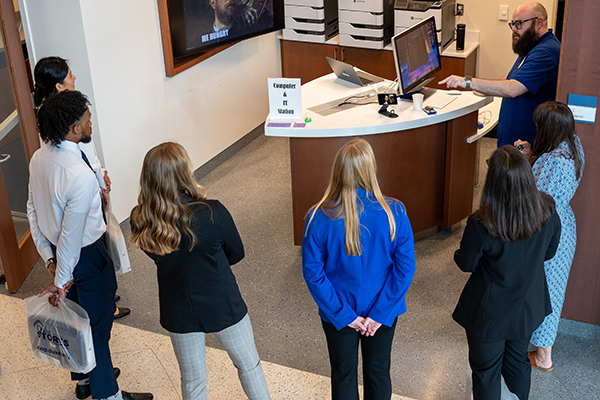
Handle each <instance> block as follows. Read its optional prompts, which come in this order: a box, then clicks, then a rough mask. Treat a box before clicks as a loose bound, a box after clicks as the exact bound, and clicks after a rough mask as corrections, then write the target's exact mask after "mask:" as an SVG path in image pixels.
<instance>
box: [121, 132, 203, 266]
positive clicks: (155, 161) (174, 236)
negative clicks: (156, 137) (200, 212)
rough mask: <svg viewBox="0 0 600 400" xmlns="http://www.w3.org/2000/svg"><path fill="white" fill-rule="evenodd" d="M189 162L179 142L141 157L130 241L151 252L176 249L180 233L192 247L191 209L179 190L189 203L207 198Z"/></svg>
mask: <svg viewBox="0 0 600 400" xmlns="http://www.w3.org/2000/svg"><path fill="white" fill-rule="evenodd" d="M192 169H193V167H192V162H191V161H190V157H189V156H188V153H187V151H185V149H184V148H183V146H181V145H180V144H178V143H173V142H166V143H162V144H159V145H158V146H156V147H153V148H152V149H150V151H148V153H147V154H146V157H144V163H143V165H142V174H141V176H140V194H139V196H138V205H137V206H135V207H134V208H133V210H132V211H131V218H130V224H131V239H130V241H131V242H132V243H133V244H135V245H136V246H138V247H139V248H141V249H142V250H145V251H148V252H150V253H154V254H159V255H164V254H169V253H171V252H173V251H176V250H178V249H179V244H180V242H181V237H182V234H184V235H187V236H188V237H189V238H190V248H189V250H191V249H192V248H193V247H194V245H195V244H196V236H195V235H194V233H193V232H192V230H191V228H190V223H191V220H192V215H193V211H192V209H191V208H190V207H189V205H190V204H183V202H182V200H181V194H183V193H185V194H187V195H188V196H190V197H191V198H192V203H198V202H200V203H201V202H202V201H203V200H204V199H205V198H206V189H204V188H203V187H202V186H200V185H199V184H198V183H196V181H195V180H194V177H193V175H192Z"/></svg>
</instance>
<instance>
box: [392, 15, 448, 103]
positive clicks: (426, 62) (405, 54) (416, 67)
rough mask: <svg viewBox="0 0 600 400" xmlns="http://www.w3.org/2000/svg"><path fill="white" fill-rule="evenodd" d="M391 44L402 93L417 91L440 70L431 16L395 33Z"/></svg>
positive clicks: (438, 52) (433, 21) (433, 20)
mask: <svg viewBox="0 0 600 400" xmlns="http://www.w3.org/2000/svg"><path fill="white" fill-rule="evenodd" d="M392 47H393V50H394V60H395V62H396V74H397V75H398V92H399V93H401V94H407V93H410V92H414V91H417V90H420V89H421V88H422V87H423V86H425V85H426V84H427V83H428V82H429V81H430V80H431V78H432V77H433V75H435V74H436V73H437V72H438V71H440V70H441V69H442V65H441V61H440V50H439V46H438V42H437V35H436V30H435V19H434V17H433V16H432V17H429V18H427V19H424V20H423V21H421V22H419V23H418V24H416V25H414V26H412V27H410V28H408V29H406V30H405V31H403V32H400V33H399V34H397V35H396V36H394V37H393V38H392Z"/></svg>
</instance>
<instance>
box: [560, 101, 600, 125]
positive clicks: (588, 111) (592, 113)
mask: <svg viewBox="0 0 600 400" xmlns="http://www.w3.org/2000/svg"><path fill="white" fill-rule="evenodd" d="M567 105H568V106H569V108H570V109H571V111H572V112H573V118H575V122H583V123H585V124H593V123H594V122H595V121H596V109H597V106H598V98H597V97H594V96H583V95H580V94H569V100H568V104H567Z"/></svg>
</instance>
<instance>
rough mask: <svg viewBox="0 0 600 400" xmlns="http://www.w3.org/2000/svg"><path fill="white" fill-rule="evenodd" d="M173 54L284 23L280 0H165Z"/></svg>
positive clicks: (202, 48)
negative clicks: (166, 0)
mask: <svg viewBox="0 0 600 400" xmlns="http://www.w3.org/2000/svg"><path fill="white" fill-rule="evenodd" d="M167 7H168V14H169V25H170V30H171V45H172V47H173V57H174V58H180V57H184V56H187V55H191V54H195V53H199V52H203V51H206V50H209V49H214V48H216V47H219V46H222V45H224V44H230V43H233V42H238V41H240V40H243V39H247V38H250V37H254V36H258V35H263V34H265V33H269V32H273V31H276V30H279V29H283V27H284V16H283V1H282V0H168V2H167Z"/></svg>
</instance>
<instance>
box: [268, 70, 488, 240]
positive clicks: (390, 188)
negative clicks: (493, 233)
mask: <svg viewBox="0 0 600 400" xmlns="http://www.w3.org/2000/svg"><path fill="white" fill-rule="evenodd" d="M389 83H391V82H385V83H381V84H379V86H378V87H379V89H380V90H382V89H385V88H386V87H387V86H388V84H389ZM369 92H373V90H372V89H371V88H359V87H357V86H355V85H352V84H350V83H347V82H345V81H342V80H340V79H337V78H336V77H335V75H334V74H329V75H326V76H323V77H321V78H318V79H315V80H313V81H311V82H309V83H307V84H305V85H303V86H302V107H303V112H304V113H305V112H310V114H311V119H312V121H311V122H309V123H307V124H306V126H304V127H293V126H294V125H292V126H291V127H281V126H280V125H279V124H276V123H273V122H275V121H269V120H268V119H267V122H266V123H265V134H266V135H267V136H280V137H289V138H290V162H291V176H292V201H293V214H294V215H293V219H294V243H295V244H296V245H300V244H301V243H302V231H303V226H304V217H305V216H306V213H307V212H308V210H309V209H310V207H311V206H313V205H314V204H315V203H317V202H318V201H319V200H320V199H321V197H322V196H323V194H324V193H325V189H326V188H327V184H328V182H329V176H330V173H331V167H332V165H333V159H334V157H335V154H336V153H337V151H338V150H339V149H340V147H342V146H343V145H344V144H345V143H346V142H348V141H349V140H351V139H352V138H355V137H360V138H363V139H365V140H366V141H367V142H369V143H370V144H371V146H372V147H373V151H374V153H375V157H376V159H377V168H378V170H377V176H378V179H379V184H380V186H381V190H382V192H383V193H384V195H386V196H389V197H394V198H396V199H399V200H400V201H402V202H403V203H404V205H405V206H406V209H407V212H408V216H409V219H410V221H411V225H412V228H413V232H414V234H415V238H417V239H420V238H423V237H426V236H429V235H432V234H434V233H436V232H437V231H438V230H439V229H441V228H443V227H447V228H451V227H452V226H454V225H456V224H457V223H459V222H460V221H461V220H463V219H464V218H466V217H467V216H468V215H469V214H471V211H472V206H473V180H474V171H475V159H476V146H475V144H474V143H472V144H470V143H467V138H469V137H470V136H472V135H474V134H476V132H477V116H478V109H479V108H481V107H484V106H485V105H486V104H488V103H491V102H492V98H491V97H479V96H475V95H474V94H473V93H471V92H463V93H462V94H461V95H458V96H457V99H456V100H455V101H453V102H452V103H450V104H449V105H447V106H446V107H445V108H443V109H441V110H438V113H437V114H435V115H427V114H425V113H424V112H423V111H415V110H413V107H412V103H409V102H401V103H400V104H398V105H397V106H390V107H391V108H394V109H395V110H396V113H397V114H398V118H389V117H387V116H384V115H381V114H379V113H378V112H377V111H378V110H379V108H380V106H379V105H378V104H377V97H376V96H374V97H371V98H369V99H367V100H366V101H371V102H374V103H373V104H367V105H361V106H355V107H353V108H350V109H346V110H343V111H339V112H335V113H333V114H330V115H327V116H322V115H319V114H317V113H315V112H311V111H310V109H311V108H314V107H316V106H320V105H322V104H324V103H331V102H332V101H336V102H337V101H338V100H340V99H341V100H342V101H343V100H344V99H346V98H348V97H350V96H357V95H360V94H363V93H369ZM436 95H438V94H437V93H436V94H435V95H434V96H436ZM340 102H341V101H340Z"/></svg>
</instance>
